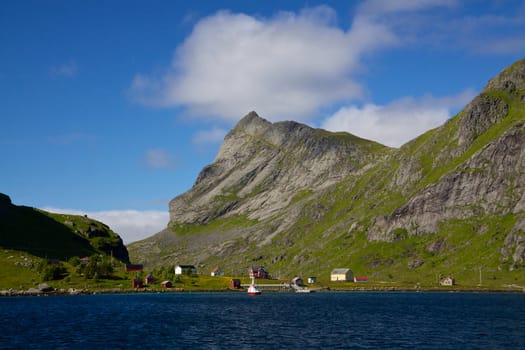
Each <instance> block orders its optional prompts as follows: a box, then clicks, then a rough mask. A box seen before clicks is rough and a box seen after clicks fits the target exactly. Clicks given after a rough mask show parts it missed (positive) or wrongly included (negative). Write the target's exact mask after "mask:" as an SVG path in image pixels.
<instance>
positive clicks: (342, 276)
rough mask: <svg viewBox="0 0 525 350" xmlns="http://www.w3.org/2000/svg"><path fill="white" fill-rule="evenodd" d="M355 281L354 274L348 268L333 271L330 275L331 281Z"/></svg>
mask: <svg viewBox="0 0 525 350" xmlns="http://www.w3.org/2000/svg"><path fill="white" fill-rule="evenodd" d="M353 279H354V273H353V272H352V270H350V269H347V268H337V269H333V270H332V272H331V273H330V281H339V282H348V281H352V280H353Z"/></svg>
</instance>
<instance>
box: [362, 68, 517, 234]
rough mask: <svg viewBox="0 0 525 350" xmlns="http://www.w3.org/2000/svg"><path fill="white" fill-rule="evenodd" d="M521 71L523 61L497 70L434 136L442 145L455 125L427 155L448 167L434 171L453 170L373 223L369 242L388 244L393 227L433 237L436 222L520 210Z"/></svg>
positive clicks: (414, 159) (413, 159)
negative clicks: (480, 89)
mask: <svg viewBox="0 0 525 350" xmlns="http://www.w3.org/2000/svg"><path fill="white" fill-rule="evenodd" d="M524 67H525V61H521V62H518V64H516V65H513V66H511V67H510V68H508V69H506V70H505V71H503V72H502V73H501V75H500V76H498V77H496V78H494V79H493V80H491V81H490V82H489V84H488V85H487V87H486V88H485V89H484V91H483V92H482V93H481V94H480V95H479V96H477V97H476V98H475V99H474V100H473V101H472V102H471V103H470V104H469V105H468V106H467V107H466V108H465V110H464V111H463V112H461V113H460V114H459V115H458V117H456V120H455V121H452V122H450V123H447V125H445V126H443V127H441V128H440V129H439V130H436V131H435V132H434V136H433V137H434V142H436V141H435V140H436V139H438V136H436V135H439V137H441V140H443V139H445V140H447V137H446V134H447V133H450V130H452V128H453V125H452V124H453V123H456V124H457V132H456V133H455V134H454V135H453V136H452V137H450V138H449V139H448V140H447V141H446V143H444V145H443V146H442V147H441V149H439V151H438V153H435V154H431V156H432V157H433V158H434V159H446V160H447V162H448V163H443V162H441V164H439V166H443V165H445V166H450V165H449V164H455V163H457V164H458V165H456V166H455V167H453V168H451V169H450V170H449V171H448V172H446V173H444V174H443V175H442V176H441V177H440V178H438V179H437V180H435V181H434V182H431V183H430V184H428V185H426V186H425V187H423V188H421V190H419V191H417V192H415V193H414V194H413V195H411V196H410V197H409V198H408V199H407V201H406V202H405V203H404V204H402V205H401V206H399V207H397V208H395V209H394V210H393V211H392V212H391V213H390V214H388V215H386V216H384V217H380V218H379V217H378V218H376V219H375V220H374V222H373V224H372V226H371V228H370V229H369V231H368V237H369V239H371V240H385V241H393V240H394V239H395V235H394V233H393V232H394V231H395V230H396V229H399V228H402V229H405V230H407V232H408V233H409V235H420V234H426V233H432V232H435V231H436V230H437V229H438V225H439V224H440V223H442V222H444V221H446V220H448V219H451V218H456V219H466V218H470V217H475V216H479V215H488V214H501V215H504V214H506V213H510V212H513V213H518V212H522V211H524V209H525V207H524V204H525V198H523V193H525V176H523V174H524V170H525V124H524V122H523V119H524V117H525V115H523V112H522V110H523V109H522V108H523V107H522V106H523V105H522V103H520V102H519V101H521V98H522V95H523V94H524V93H525V91H523V90H522V89H523V87H524V86H525V82H524V81H523V79H524V78H523V77H524V76H525V75H524V72H525V69H524ZM517 101H518V102H517ZM511 113H512V114H513V115H512V116H511ZM509 119H513V120H509ZM487 133H492V136H491V137H490V138H489V137H487V136H486V135H485V137H486V138H487V141H486V142H487V143H486V144H476V143H479V140H478V141H476V140H477V139H478V138H479V137H480V136H481V135H484V134H487ZM441 142H443V141H441ZM424 156H427V157H428V155H418V156H414V157H413V158H411V159H412V162H413V163H415V164H419V163H418V161H419V162H420V161H421V159H422V157H424ZM406 162H407V161H406V160H405V163H406ZM433 165H434V168H431V169H430V170H427V171H428V172H429V173H430V172H434V173H436V172H437V171H436V170H435V169H436V168H438V166H436V161H434V164H433ZM409 169H410V167H404V170H403V171H404V172H405V173H407V175H404V176H405V177H409V176H416V178H418V177H419V179H420V180H424V174H421V173H420V172H422V168H421V167H416V169H415V171H414V170H412V171H409ZM418 172H419V173H418ZM397 173H398V174H399V173H400V172H399V171H398V172H397ZM412 174H419V175H412ZM396 181H397V183H400V182H403V181H400V180H399V179H397V180H396ZM404 182H405V183H407V182H408V181H406V180H405V181H404ZM414 183H416V184H417V181H415V182H414V181H413V182H412V184H414ZM391 187H394V188H395V187H396V185H395V184H394V185H392V186H391ZM401 190H402V191H403V190H405V191H406V188H402V189H401Z"/></svg>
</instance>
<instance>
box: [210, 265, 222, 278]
mask: <svg viewBox="0 0 525 350" xmlns="http://www.w3.org/2000/svg"><path fill="white" fill-rule="evenodd" d="M210 275H211V277H217V276H224V271H222V270H221V269H220V268H219V266H216V267H215V268H214V269H213V270H211V273H210Z"/></svg>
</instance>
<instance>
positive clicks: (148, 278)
mask: <svg viewBox="0 0 525 350" xmlns="http://www.w3.org/2000/svg"><path fill="white" fill-rule="evenodd" d="M154 283H155V278H154V277H153V275H152V274H151V273H148V275H147V276H146V277H145V278H144V284H146V285H148V284H154Z"/></svg>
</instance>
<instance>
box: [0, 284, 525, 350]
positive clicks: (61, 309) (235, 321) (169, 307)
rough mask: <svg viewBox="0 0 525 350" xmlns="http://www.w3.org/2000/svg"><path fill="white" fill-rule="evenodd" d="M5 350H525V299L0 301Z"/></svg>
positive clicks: (224, 296) (385, 295) (215, 296)
mask: <svg viewBox="0 0 525 350" xmlns="http://www.w3.org/2000/svg"><path fill="white" fill-rule="evenodd" d="M0 319H1V320H2V326H1V331H0V348H6V349H11V348H12V349H18V348H20V349H101V348H104V349H128V348H164V347H165V348H172V349H173V348H175V349H198V348H202V349H227V348H239V349H285V348H286V349H290V348H291V349H297V348H309V349H319V348H327V349H525V293H516V294H505V293H401V292H337V293H336V292H333V293H324V292H323V293H312V294H297V293H295V294H294V293H264V294H263V295H261V296H256V297H250V296H248V295H246V294H244V293H162V294H132V295H129V294H127V295H123V294H122V295H118V294H117V295H79V296H51V297H8V298H0Z"/></svg>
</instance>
